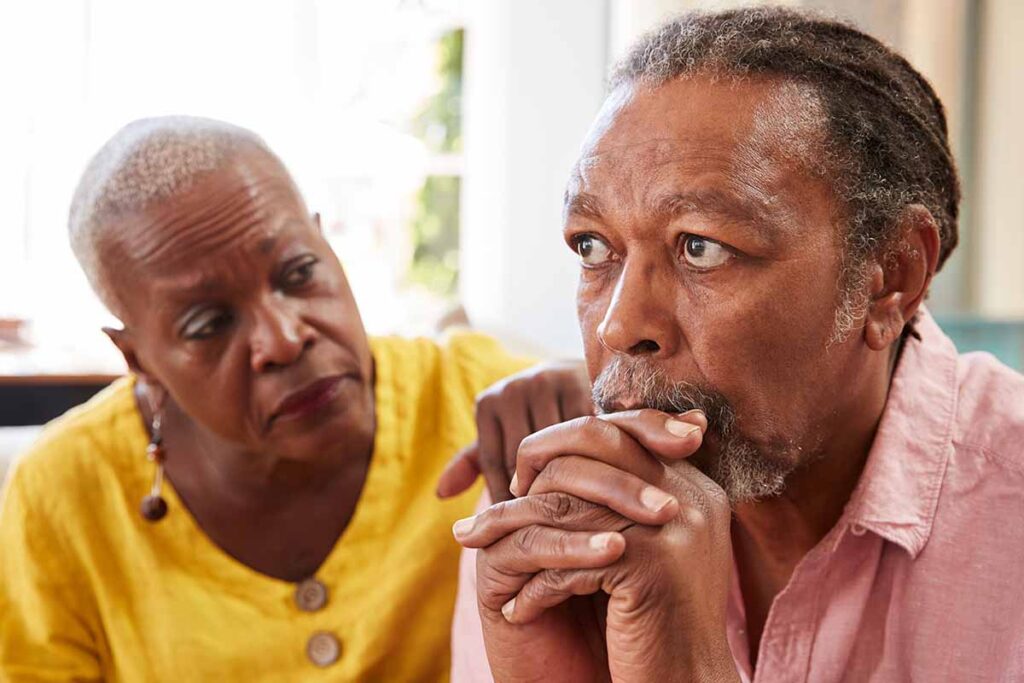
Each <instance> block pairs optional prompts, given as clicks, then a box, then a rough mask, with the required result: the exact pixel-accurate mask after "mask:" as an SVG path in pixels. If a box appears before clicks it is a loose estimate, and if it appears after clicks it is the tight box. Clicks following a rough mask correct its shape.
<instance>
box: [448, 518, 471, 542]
mask: <svg viewBox="0 0 1024 683" xmlns="http://www.w3.org/2000/svg"><path fill="white" fill-rule="evenodd" d="M475 525H476V515H473V516H472V517H466V518H465V519H460V520H459V521H457V522H455V524H453V525H452V533H453V534H455V538H462V537H463V536H468V535H469V532H471V531H472V530H473V527H474V526H475Z"/></svg>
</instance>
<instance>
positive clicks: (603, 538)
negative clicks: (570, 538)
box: [590, 532, 612, 552]
mask: <svg viewBox="0 0 1024 683" xmlns="http://www.w3.org/2000/svg"><path fill="white" fill-rule="evenodd" d="M611 543H612V533H611V532H606V533H603V534H594V535H593V536H591V537H590V549H591V550H596V551H598V552H602V551H605V550H608V546H610V545H611Z"/></svg>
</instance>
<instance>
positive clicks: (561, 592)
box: [501, 543, 625, 624]
mask: <svg viewBox="0 0 1024 683" xmlns="http://www.w3.org/2000/svg"><path fill="white" fill-rule="evenodd" d="M623 549H625V543H623ZM613 571H614V569H612V568H609V567H607V566H602V567H599V568H579V569H548V570H545V571H542V572H538V573H537V574H536V575H534V576H533V577H532V578H531V579H530V580H529V581H527V582H526V584H525V585H524V586H523V587H522V589H521V590H520V591H519V593H518V594H516V596H515V597H514V598H512V599H511V600H509V601H507V602H506V603H505V604H504V605H502V607H501V613H502V614H503V615H504V616H505V619H506V620H507V621H508V622H509V623H512V624H528V623H530V622H531V621H533V620H534V619H536V618H537V617H539V616H540V615H541V614H543V613H544V611H545V610H548V609H551V608H552V607H556V606H557V605H560V604H562V603H563V602H565V601H566V600H568V599H569V598H571V597H573V596H574V595H593V594H594V593H597V592H598V591H599V590H601V589H602V587H603V586H604V585H605V583H606V582H607V580H608V577H609V575H610V574H611V573H612V572H613Z"/></svg>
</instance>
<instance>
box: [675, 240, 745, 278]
mask: <svg viewBox="0 0 1024 683" xmlns="http://www.w3.org/2000/svg"><path fill="white" fill-rule="evenodd" d="M732 256H733V255H732V252H730V251H729V250H728V249H726V248H725V247H723V246H722V245H721V244H719V243H718V242H715V241H714V240H709V239H707V238H706V237H701V236H700V235H686V236H685V237H684V238H683V258H684V259H686V262H687V263H689V264H690V265H691V266H693V267H694V268H699V269H701V270H707V269H709V268H717V267H718V266H720V265H722V264H724V263H725V262H726V261H728V260H729V259H731V258H732Z"/></svg>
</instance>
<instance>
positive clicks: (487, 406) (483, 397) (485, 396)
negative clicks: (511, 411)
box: [476, 388, 497, 419]
mask: <svg viewBox="0 0 1024 683" xmlns="http://www.w3.org/2000/svg"><path fill="white" fill-rule="evenodd" d="M496 401H497V396H495V394H494V390H493V388H492V389H487V390H485V391H484V392H482V393H480V394H477V397H476V416H477V419H479V418H480V417H486V416H488V415H491V414H493V413H494V409H495V407H496V406H495V403H496Z"/></svg>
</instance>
